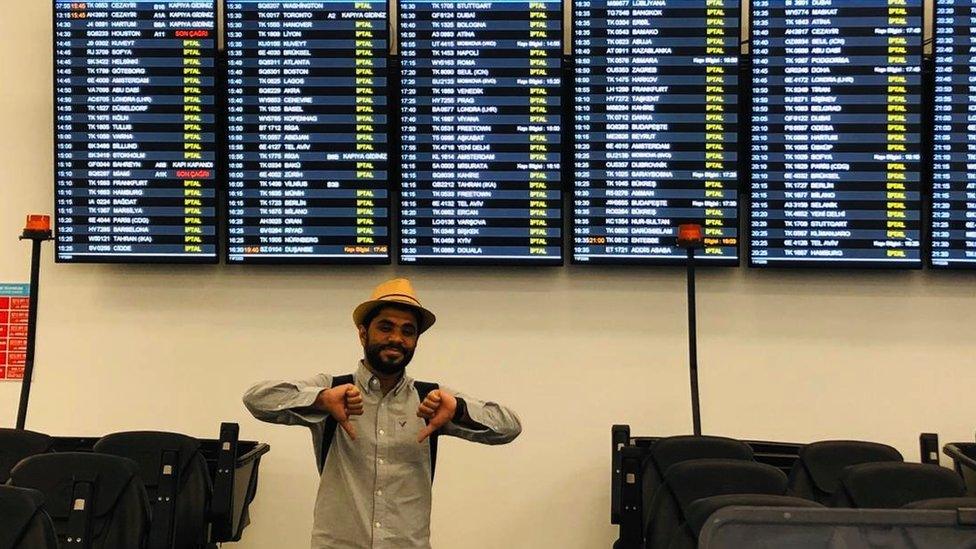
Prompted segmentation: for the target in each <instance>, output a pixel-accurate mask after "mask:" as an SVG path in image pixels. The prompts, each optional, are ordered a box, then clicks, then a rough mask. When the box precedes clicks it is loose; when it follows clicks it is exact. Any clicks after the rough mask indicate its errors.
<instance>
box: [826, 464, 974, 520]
mask: <svg viewBox="0 0 976 549" xmlns="http://www.w3.org/2000/svg"><path fill="white" fill-rule="evenodd" d="M964 495H966V485H965V484H964V483H963V481H962V479H961V478H960V477H959V475H957V474H955V473H954V472H952V471H950V470H949V469H945V468H943V467H940V466H938V465H929V464H924V463H863V464H861V465H854V466H851V467H848V468H847V469H845V470H844V474H843V475H841V479H840V488H839V489H838V490H837V492H836V493H835V494H834V498H833V501H832V502H831V503H832V505H831V506H832V507H852V508H857V509H897V508H899V507H904V506H906V505H908V504H910V503H913V502H917V501H922V500H927V499H936V498H960V497H963V496H964Z"/></svg>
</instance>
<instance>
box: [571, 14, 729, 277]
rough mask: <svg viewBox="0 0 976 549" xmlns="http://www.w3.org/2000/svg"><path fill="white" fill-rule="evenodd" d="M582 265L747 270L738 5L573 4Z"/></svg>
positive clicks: (576, 233) (576, 200)
mask: <svg viewBox="0 0 976 549" xmlns="http://www.w3.org/2000/svg"><path fill="white" fill-rule="evenodd" d="M573 21H574V24H573V54H574V59H575V66H574V69H573V72H574V75H575V83H574V87H573V89H574V94H573V137H574V140H573V141H574V142H573V150H574V162H573V176H574V177H573V181H574V185H575V186H574V190H573V220H574V223H573V259H574V261H575V262H577V263H670V262H675V261H682V260H683V259H684V258H685V257H686V253H687V252H686V251H685V250H684V249H682V248H679V247H677V245H676V237H677V230H678V225H679V224H680V223H687V222H695V223H699V224H701V225H702V227H703V234H704V241H705V248H704V250H703V251H702V252H700V257H701V258H702V259H703V260H705V261H706V262H707V263H718V264H722V263H724V264H732V265H735V264H738V248H739V247H738V235H739V217H738V212H739V208H738V205H739V202H738V165H737V162H738V159H737V132H738V62H739V54H738V52H739V2H738V0H695V1H689V0H574V7H573Z"/></svg>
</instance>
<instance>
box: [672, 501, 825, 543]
mask: <svg viewBox="0 0 976 549" xmlns="http://www.w3.org/2000/svg"><path fill="white" fill-rule="evenodd" d="M725 507H791V508H811V507H814V508H823V505H820V504H819V503H817V502H815V501H810V500H807V499H802V498H797V497H791V496H772V495H764V494H729V495H725V496H712V497H707V498H702V499H698V500H695V501H693V502H691V504H690V505H688V508H687V509H685V510H684V514H685V523H684V524H683V525H681V527H680V528H679V531H678V533H677V534H675V535H674V537H672V538H671V544H670V545H669V546H668V549H696V548H697V547H698V536H699V535H700V534H701V530H702V528H704V527H705V524H706V523H708V519H709V517H711V516H712V513H714V512H716V511H718V510H719V509H723V508H725Z"/></svg>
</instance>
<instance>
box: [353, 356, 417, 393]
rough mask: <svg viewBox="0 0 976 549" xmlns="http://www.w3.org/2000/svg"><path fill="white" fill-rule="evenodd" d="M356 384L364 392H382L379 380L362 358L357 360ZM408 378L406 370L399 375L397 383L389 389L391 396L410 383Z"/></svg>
mask: <svg viewBox="0 0 976 549" xmlns="http://www.w3.org/2000/svg"><path fill="white" fill-rule="evenodd" d="M355 378H356V382H357V384H358V385H359V386H360V387H361V388H362V389H363V391H364V392H365V393H366V394H372V393H373V391H376V392H377V393H382V388H381V386H380V380H379V378H377V377H376V376H375V375H374V374H373V372H371V371H370V370H369V368H367V367H366V361H365V360H364V359H360V360H359V367H358V368H356V374H355ZM410 381H411V380H410V378H409V377H408V376H407V374H406V372H404V373H403V375H402V376H400V380H399V381H397V384H396V385H394V386H393V390H392V391H390V392H391V393H392V394H393V396H397V395H399V394H400V390H401V389H403V387H405V386H406V385H408V384H409V383H410Z"/></svg>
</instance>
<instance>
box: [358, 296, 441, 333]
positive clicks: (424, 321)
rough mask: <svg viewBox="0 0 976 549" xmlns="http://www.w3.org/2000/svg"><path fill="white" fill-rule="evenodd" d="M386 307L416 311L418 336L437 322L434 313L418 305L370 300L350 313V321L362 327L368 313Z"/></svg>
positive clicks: (389, 300)
mask: <svg viewBox="0 0 976 549" xmlns="http://www.w3.org/2000/svg"><path fill="white" fill-rule="evenodd" d="M386 306H392V307H406V308H407V309H411V310H413V311H416V312H417V315H418V316H419V318H420V325H419V326H417V333H420V334H422V333H424V332H426V331H427V329H428V328H430V327H431V326H433V325H434V322H436V321H437V317H436V316H434V313H432V312H430V311H428V310H427V309H425V308H423V307H421V306H419V305H416V304H414V303H410V302H409V301H401V300H399V299H371V300H369V301H365V302H363V303H361V304H360V305H359V306H358V307H356V310H354V311H353V312H352V320H353V322H354V323H355V324H356V326H362V325H363V323H364V322H365V320H366V317H367V316H369V313H371V312H373V311H374V310H375V309H377V308H379V307H386Z"/></svg>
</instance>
